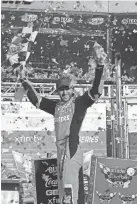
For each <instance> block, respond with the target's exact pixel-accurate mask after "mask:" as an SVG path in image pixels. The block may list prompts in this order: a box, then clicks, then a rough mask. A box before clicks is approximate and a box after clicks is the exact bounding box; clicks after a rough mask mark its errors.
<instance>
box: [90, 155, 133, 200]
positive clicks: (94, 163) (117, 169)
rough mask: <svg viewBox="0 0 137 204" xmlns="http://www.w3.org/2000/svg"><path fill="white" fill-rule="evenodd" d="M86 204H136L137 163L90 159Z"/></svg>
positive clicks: (115, 159)
mask: <svg viewBox="0 0 137 204" xmlns="http://www.w3.org/2000/svg"><path fill="white" fill-rule="evenodd" d="M89 195H90V196H89V198H88V204H91V203H92V204H100V203H105V204H106V203H111V204H116V203H117V204H136V203H137V161H136V160H122V159H117V158H112V159H111V158H101V157H100V158H99V157H98V158H97V157H95V156H93V157H92V160H91V172H90V184H89Z"/></svg>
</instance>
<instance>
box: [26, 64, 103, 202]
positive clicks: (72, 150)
mask: <svg viewBox="0 0 137 204" xmlns="http://www.w3.org/2000/svg"><path fill="white" fill-rule="evenodd" d="M103 67H104V66H103V65H97V68H96V71H95V78H94V82H93V86H92V88H91V89H89V90H88V91H86V92H85V93H84V94H83V95H82V96H78V97H76V96H75V95H74V96H73V97H72V98H71V99H70V100H69V101H68V102H62V101H54V100H51V99H48V98H45V97H42V99H40V100H39V97H38V96H37V92H36V91H35V90H34V88H33V87H32V86H31V84H30V83H29V81H27V80H23V81H22V85H23V87H24V89H25V90H28V91H27V96H28V98H29V100H30V102H31V103H32V104H33V105H35V106H36V107H37V108H40V109H41V110H43V111H46V112H48V113H50V114H52V115H53V116H54V123H55V133H56V145H57V161H58V188H59V197H60V200H62V198H63V196H64V194H65V192H64V186H65V184H71V185H72V190H73V196H72V200H73V204H78V192H79V170H80V168H81V167H82V164H83V152H82V149H81V146H80V144H79V132H80V128H81V125H82V122H83V119H84V116H85V114H86V110H87V108H89V107H90V106H91V105H92V104H93V103H94V102H95V101H96V100H97V99H98V98H99V97H100V96H101V93H102V90H103V85H104V83H103V82H104V80H103V77H102V76H103Z"/></svg>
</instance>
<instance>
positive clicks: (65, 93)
mask: <svg viewBox="0 0 137 204" xmlns="http://www.w3.org/2000/svg"><path fill="white" fill-rule="evenodd" d="M58 93H59V96H60V98H61V100H62V101H64V102H68V101H69V100H70V99H71V98H72V96H73V88H72V87H70V88H69V87H68V86H63V87H61V88H60V89H59V91H58Z"/></svg>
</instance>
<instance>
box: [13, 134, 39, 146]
mask: <svg viewBox="0 0 137 204" xmlns="http://www.w3.org/2000/svg"><path fill="white" fill-rule="evenodd" d="M41 140H42V137H37V136H35V135H34V136H30V137H25V136H20V137H15V142H16V143H18V144H22V143H28V142H36V143H37V142H40V141H41Z"/></svg>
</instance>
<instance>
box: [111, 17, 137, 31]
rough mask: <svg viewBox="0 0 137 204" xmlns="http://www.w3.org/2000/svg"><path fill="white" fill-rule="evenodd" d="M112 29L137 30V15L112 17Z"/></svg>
mask: <svg viewBox="0 0 137 204" xmlns="http://www.w3.org/2000/svg"><path fill="white" fill-rule="evenodd" d="M111 25H112V27H119V28H120V27H124V28H127V29H136V28H137V15H134V14H132V15H126V14H124V15H112V16H111Z"/></svg>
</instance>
